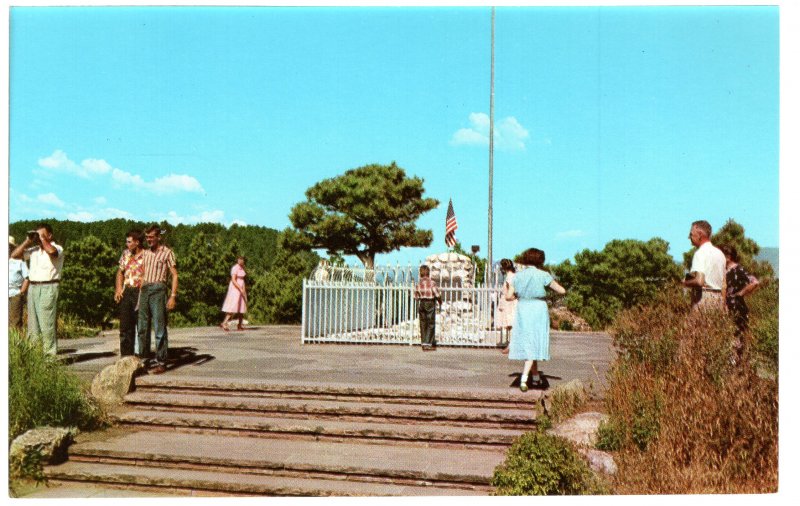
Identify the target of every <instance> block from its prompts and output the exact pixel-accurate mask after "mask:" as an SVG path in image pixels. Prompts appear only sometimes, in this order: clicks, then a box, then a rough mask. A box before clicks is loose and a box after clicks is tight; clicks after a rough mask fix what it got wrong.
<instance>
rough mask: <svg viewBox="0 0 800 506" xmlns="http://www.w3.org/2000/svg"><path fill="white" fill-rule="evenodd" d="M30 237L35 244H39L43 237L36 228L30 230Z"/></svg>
mask: <svg viewBox="0 0 800 506" xmlns="http://www.w3.org/2000/svg"><path fill="white" fill-rule="evenodd" d="M28 239H30V240H31V241H33V243H34V244H39V243H40V242H41V239H40V238H39V232H37V231H36V230H28Z"/></svg>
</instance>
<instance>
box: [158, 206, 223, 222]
mask: <svg viewBox="0 0 800 506" xmlns="http://www.w3.org/2000/svg"><path fill="white" fill-rule="evenodd" d="M224 219H225V211H222V210H220V209H215V210H213V211H201V212H200V213H198V214H195V215H192V216H181V215H179V214H178V213H176V212H175V211H170V212H168V213H167V221H168V222H170V223H172V224H173V225H177V224H178V223H183V224H186V225H193V224H196V223H223V220H224ZM223 224H224V223H223Z"/></svg>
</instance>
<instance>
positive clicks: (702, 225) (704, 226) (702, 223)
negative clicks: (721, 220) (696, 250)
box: [692, 220, 711, 238]
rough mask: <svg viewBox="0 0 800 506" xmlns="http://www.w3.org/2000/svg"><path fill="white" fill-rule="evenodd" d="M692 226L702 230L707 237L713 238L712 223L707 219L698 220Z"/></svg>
mask: <svg viewBox="0 0 800 506" xmlns="http://www.w3.org/2000/svg"><path fill="white" fill-rule="evenodd" d="M692 227H693V228H697V229H698V230H701V231H702V232H703V233H704V234H706V237H708V238H711V224H710V223H709V222H707V221H706V220H697V221H695V222H694V223H692Z"/></svg>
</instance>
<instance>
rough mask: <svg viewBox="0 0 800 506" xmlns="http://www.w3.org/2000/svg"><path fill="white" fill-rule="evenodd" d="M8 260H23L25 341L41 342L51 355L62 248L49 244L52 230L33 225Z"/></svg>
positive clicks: (53, 353) (62, 257) (52, 352)
mask: <svg viewBox="0 0 800 506" xmlns="http://www.w3.org/2000/svg"><path fill="white" fill-rule="evenodd" d="M11 258H24V259H25V260H28V261H29V262H30V267H29V268H28V279H29V283H30V288H29V289H28V338H29V339H32V340H35V341H39V340H40V341H41V342H42V347H43V348H44V350H45V352H46V353H49V354H50V355H55V354H56V352H57V351H58V348H57V344H56V319H57V315H56V304H57V302H58V283H59V282H60V281H61V268H62V267H63V266H64V248H62V247H61V246H59V245H58V244H56V243H55V242H54V241H53V228H52V227H51V226H50V224H49V223H39V224H38V225H36V229H35V233H34V231H31V232H30V233H29V234H28V237H26V238H25V241H23V242H22V244H20V245H19V246H17V248H16V249H15V250H14V251H13V252H12V253H11Z"/></svg>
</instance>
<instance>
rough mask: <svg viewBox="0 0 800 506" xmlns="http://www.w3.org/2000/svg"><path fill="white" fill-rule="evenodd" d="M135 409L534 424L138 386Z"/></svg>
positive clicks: (431, 410)
mask: <svg viewBox="0 0 800 506" xmlns="http://www.w3.org/2000/svg"><path fill="white" fill-rule="evenodd" d="M125 404H126V405H127V406H128V407H132V408H135V409H139V410H141V409H145V408H146V409H154V410H168V411H190V412H206V413H210V412H216V413H226V414H238V415H252V416H270V417H275V416H281V417H290V418H292V417H293V418H315V419H336V420H361V421H392V422H395V423H398V422H400V423H405V424H426V425H427V424H434V425H460V426H474V427H487V428H506V429H512V428H513V429H523V430H525V429H527V430H530V429H532V428H533V426H534V424H535V413H534V411H533V409H532V408H529V409H512V408H504V409H499V408H495V409H492V408H484V407H480V406H479V407H467V406H437V405H431V406H422V405H418V404H416V405H415V404H411V405H405V404H381V403H376V402H348V401H337V400H317V399H311V400H309V399H292V398H270V397H266V398H262V397H249V396H239V395H233V394H228V395H221V394H217V393H205V394H197V393H188V394H181V393H180V392H148V391H146V390H144V391H141V390H137V391H136V392H133V393H130V394H128V395H127V396H125Z"/></svg>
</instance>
